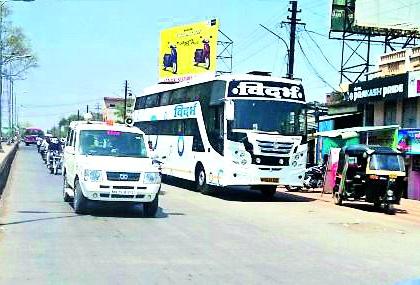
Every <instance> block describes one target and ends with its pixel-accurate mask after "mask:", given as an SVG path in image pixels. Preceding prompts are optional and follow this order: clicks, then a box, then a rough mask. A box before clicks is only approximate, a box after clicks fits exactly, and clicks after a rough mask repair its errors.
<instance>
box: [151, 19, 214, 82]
mask: <svg viewBox="0 0 420 285" xmlns="http://www.w3.org/2000/svg"><path fill="white" fill-rule="evenodd" d="M218 31H219V21H218V20H217V19H213V20H210V21H203V22H198V23H193V24H188V25H183V26H177V27H171V28H168V29H165V30H162V31H161V32H160V47H159V81H160V82H179V81H184V80H189V79H191V78H192V77H193V76H196V75H198V74H202V73H215V72H216V48H217V34H218Z"/></svg>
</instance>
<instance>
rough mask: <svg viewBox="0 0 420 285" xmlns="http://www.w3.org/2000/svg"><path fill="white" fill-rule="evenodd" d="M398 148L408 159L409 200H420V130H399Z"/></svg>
mask: <svg viewBox="0 0 420 285" xmlns="http://www.w3.org/2000/svg"><path fill="white" fill-rule="evenodd" d="M397 147H398V149H399V150H400V151H403V152H404V153H405V154H406V159H407V178H408V183H407V184H408V185H407V198H409V199H414V200H420V128H416V129H401V130H399V131H398V146H397Z"/></svg>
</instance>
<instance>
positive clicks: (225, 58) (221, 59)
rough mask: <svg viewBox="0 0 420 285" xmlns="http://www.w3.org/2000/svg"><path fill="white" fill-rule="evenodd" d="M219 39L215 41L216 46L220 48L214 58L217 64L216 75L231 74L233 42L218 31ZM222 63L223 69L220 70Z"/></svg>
mask: <svg viewBox="0 0 420 285" xmlns="http://www.w3.org/2000/svg"><path fill="white" fill-rule="evenodd" d="M219 35H220V36H219V38H220V40H218V41H217V46H220V49H219V48H218V50H220V52H219V53H218V54H217V56H216V60H217V62H218V64H217V67H218V70H216V74H217V75H221V74H225V73H232V67H233V41H232V40H231V39H230V38H229V37H228V36H227V35H226V34H225V33H223V32H222V31H221V30H220V29H219ZM219 63H222V64H223V66H224V67H225V69H220V66H221V64H219Z"/></svg>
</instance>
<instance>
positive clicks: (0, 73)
mask: <svg viewBox="0 0 420 285" xmlns="http://www.w3.org/2000/svg"><path fill="white" fill-rule="evenodd" d="M10 1H15V2H32V1H35V0H9V1H8V0H6V1H2V2H1V4H0V153H2V152H4V150H3V147H2V140H3V130H2V128H3V126H2V102H1V99H2V95H3V48H4V46H3V6H4V4H6V3H7V2H10Z"/></svg>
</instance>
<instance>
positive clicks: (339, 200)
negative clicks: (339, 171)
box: [333, 191, 343, 206]
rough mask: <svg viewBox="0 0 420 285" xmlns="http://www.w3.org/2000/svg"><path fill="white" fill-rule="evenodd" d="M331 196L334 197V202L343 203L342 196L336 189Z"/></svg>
mask: <svg viewBox="0 0 420 285" xmlns="http://www.w3.org/2000/svg"><path fill="white" fill-rule="evenodd" d="M333 197H334V204H336V205H339V206H341V205H343V197H341V195H340V193H338V191H335V192H334V195H333Z"/></svg>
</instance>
